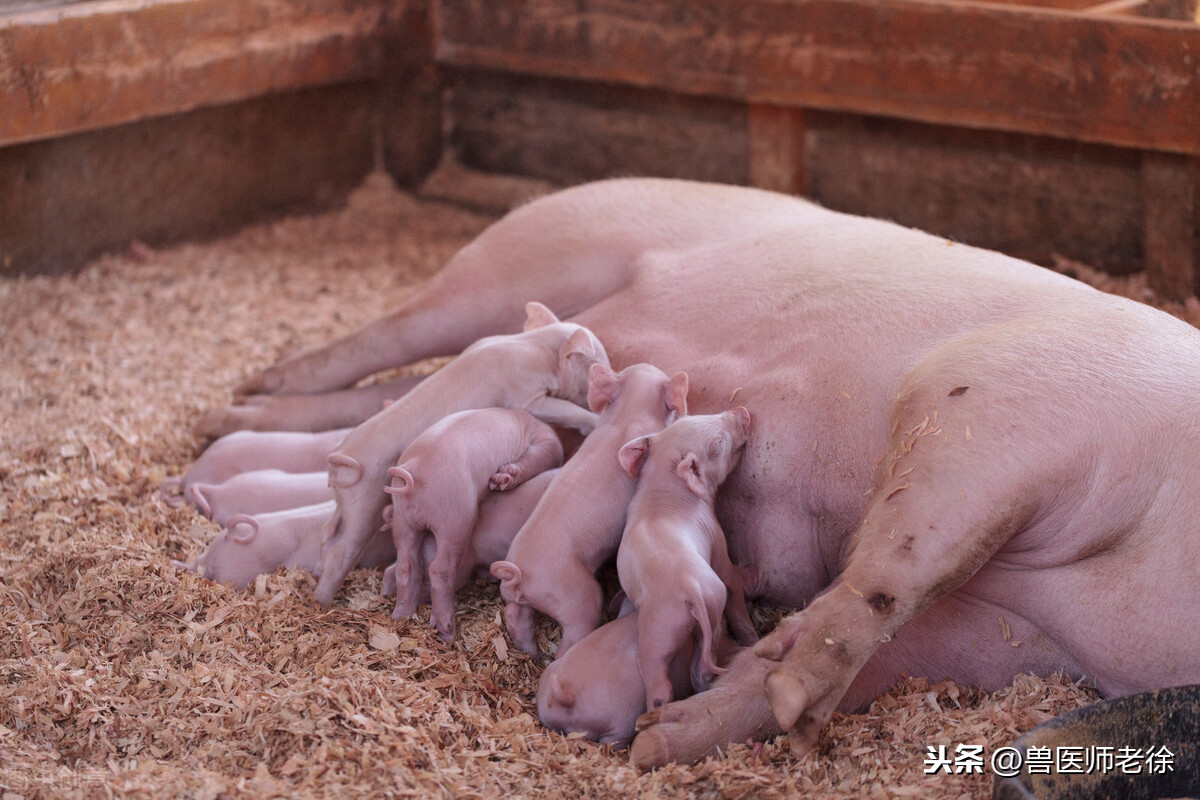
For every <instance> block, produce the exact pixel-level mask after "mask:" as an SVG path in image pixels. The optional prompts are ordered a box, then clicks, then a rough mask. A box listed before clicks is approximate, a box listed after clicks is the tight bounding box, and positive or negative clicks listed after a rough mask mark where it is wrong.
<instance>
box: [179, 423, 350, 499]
mask: <svg viewBox="0 0 1200 800" xmlns="http://www.w3.org/2000/svg"><path fill="white" fill-rule="evenodd" d="M350 430H351V429H350V428H341V429H338V430H332V431H324V432H322V433H296V432H278V431H272V432H269V433H261V432H258V431H236V432H234V433H230V434H227V435H225V436H222V437H221V438H220V439H217V440H216V441H215V442H213V443H212V444H210V445H209V446H208V449H207V450H205V451H204V452H203V453H202V454H201V455H200V457H199V458H198V459H196V463H194V464H192V467H191V469H189V470H188V471H187V474H185V475H184V476H183V477H176V478H168V479H167V480H166V481H164V482H163V484H162V489H161V493H162V499H163V502H165V503H166V504H167V505H169V506H173V507H174V506H181V505H183V504H184V503H194V502H195V497H194V495H193V494H192V492H191V488H192V487H193V486H194V485H196V484H204V485H215V484H219V483H224V482H225V481H227V480H229V479H230V478H232V477H233V476H234V475H238V474H240V473H243V472H253V471H255V470H263V469H278V470H282V471H283V472H318V471H323V470H326V469H327V468H328V467H329V462H328V458H329V454H330V453H332V452H333V451H334V450H335V449H337V446H338V445H340V444H341V443H342V440H343V439H345V438H346V434H348V433H350Z"/></svg>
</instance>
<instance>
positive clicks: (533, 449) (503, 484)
mask: <svg viewBox="0 0 1200 800" xmlns="http://www.w3.org/2000/svg"><path fill="white" fill-rule="evenodd" d="M562 460H563V448H562V442H561V441H560V440H559V438H558V435H557V434H555V433H554V431H550V430H543V431H539V432H538V434H537V435H536V436H534V438H533V439H532V441H530V443H529V447H527V448H526V449H525V452H524V453H522V454H521V455H520V457H519V458H517V460H516V461H514V462H512V463H511V464H506V465H505V466H503V467H501V468H500V469H498V470H496V474H495V475H493V476H492V477H491V479H490V480H489V481H488V488H489V489H491V490H492V491H495V492H507V491H509V490H510V489H515V488H517V487H518V486H520V485H521V484H522V483H524V482H525V481H527V480H529V479H530V478H532V477H534V476H536V475H540V474H542V473H543V472H545V471H546V470H548V469H554V468H555V467H557V466H559V465H561V464H562Z"/></svg>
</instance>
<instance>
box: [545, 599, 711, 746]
mask: <svg viewBox="0 0 1200 800" xmlns="http://www.w3.org/2000/svg"><path fill="white" fill-rule="evenodd" d="M691 649H692V642H691V640H690V639H689V640H688V641H687V642H686V643H685V646H684V649H683V650H681V651H680V653H679V654H677V656H676V657H675V658H674V659H673V660H672V661H671V663H670V667H669V670H668V676H669V679H670V681H671V686H672V689H673V694H674V695H675V696H676V697H687V696H688V695H690V694H691V693H692V684H691V673H690V671H689V668H688V665H689V663H690V661H691V659H692V652H691ZM537 706H538V717H539V718H540V719H541V720H542V724H543V725H545V726H546V727H547V728H552V729H553V730H556V731H560V732H562V733H576V732H582V733H584V734H586V735H587V737H588V738H589V739H593V740H595V741H598V742H603V743H607V744H613V745H617V746H624V745H627V744H629V742H630V740H632V739H633V734H634V724H635V723H636V722H637V718H638V717H639V716H640V715H641V714H642V713H643V712H645V710H646V688H645V686H644V685H643V684H642V681H641V678H640V676H639V675H638V612H637V611H636V610H634V609H633V604H632V603H626V604H625V605H624V606H623V607H622V614H621V616H620V618H618V619H615V620H613V621H612V622H609V623H606V624H604V625H601V626H600V627H599V628H597V629H596V630H594V631H592V632H591V633H589V634H588V635H587V636H585V637H584V638H583V641H581V642H579V643H578V644H577V645H575V646H574V647H572V648H571V650H570V652H568V653H567V654H566V655H564V656H563V657H562V658H559V659H557V660H556V661H554V662H552V663H551V664H550V665H549V666H547V667H546V669H545V670H544V671H543V672H542V677H541V680H540V681H539V682H538V691H537Z"/></svg>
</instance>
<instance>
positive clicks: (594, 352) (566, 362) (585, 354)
mask: <svg viewBox="0 0 1200 800" xmlns="http://www.w3.org/2000/svg"><path fill="white" fill-rule="evenodd" d="M572 361H575V362H577V363H583V364H587V365H590V364H592V363H593V362H596V363H600V364H608V354H607V353H605V352H604V346H603V345H601V344H600V340H599V339H597V338H596V337H595V336H593V335H592V332H591V331H589V330H588V329H587V328H579V329H577V330H576V331H575V332H574V333H572V334H571V335H570V336H568V337H567V340H566V341H565V342H563V345H562V347H560V348H559V350H558V372H559V374H560V375H561V374H564V373H566V372H567V370H568V369H570V366H571V362H572Z"/></svg>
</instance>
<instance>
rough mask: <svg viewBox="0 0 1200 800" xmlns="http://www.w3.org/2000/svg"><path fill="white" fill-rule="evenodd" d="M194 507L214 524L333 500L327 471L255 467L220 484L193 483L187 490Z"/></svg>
mask: <svg viewBox="0 0 1200 800" xmlns="http://www.w3.org/2000/svg"><path fill="white" fill-rule="evenodd" d="M189 491H190V493H191V495H192V501H193V502H194V503H195V504H196V510H197V511H199V512H200V513H201V514H203V515H204V516H206V517H208V518H209V519H211V520H212V521H213V522H215V523H217V524H218V525H224V524H225V522H226V521H227V520H228V519H229V518H230V517H232V516H234V515H235V514H250V515H254V514H266V513H269V512H272V511H285V510H287V509H289V508H299V507H301V506H311V505H316V504H318V503H324V502H325V501H327V500H332V499H333V489H330V488H329V473H327V472H325V471H321V472H284V471H283V470H281V469H257V470H254V471H252V472H242V473H239V474H237V475H234V476H233V477H232V478H229V479H228V480H226V481H224V482H223V483H216V484H210V483H194V484H192V486H191V487H190V489H189Z"/></svg>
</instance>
